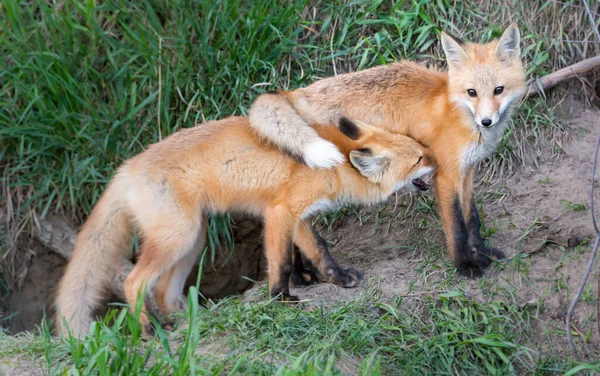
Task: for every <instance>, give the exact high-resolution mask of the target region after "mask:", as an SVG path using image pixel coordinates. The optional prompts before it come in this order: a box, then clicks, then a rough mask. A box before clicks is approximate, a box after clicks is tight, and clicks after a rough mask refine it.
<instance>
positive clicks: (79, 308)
mask: <svg viewBox="0 0 600 376" xmlns="http://www.w3.org/2000/svg"><path fill="white" fill-rule="evenodd" d="M313 129H315V130H316V132H317V134H318V135H319V136H320V137H322V138H323V139H326V140H328V142H331V143H332V144H333V145H335V146H336V148H337V149H339V150H340V151H341V153H342V154H343V155H344V158H346V159H347V162H344V163H342V164H339V165H338V166H336V167H335V168H334V169H331V170H324V169H312V168H310V167H308V166H306V165H305V164H303V163H301V162H298V161H297V160H295V159H293V158H290V156H288V155H286V154H285V153H282V152H281V151H280V150H278V149H277V148H275V147H273V146H272V145H271V144H270V143H268V142H265V141H264V140H261V138H260V137H259V136H258V135H257V134H256V132H255V131H254V130H252V128H251V127H250V125H249V124H248V120H247V119H246V118H241V117H231V118H229V119H225V120H221V121H215V122H209V123H206V124H202V125H200V126H197V127H194V128H189V129H182V130H180V131H178V132H177V133H175V134H173V135H171V136H170V137H168V138H166V139H165V140H163V141H162V142H159V143H157V144H155V145H152V146H150V147H149V148H148V149H147V150H145V151H144V152H142V153H140V154H139V155H137V156H135V157H133V158H131V159H130V160H128V161H127V162H125V163H124V164H123V166H121V167H120V168H119V170H118V172H117V173H116V175H115V177H114V178H113V179H112V181H111V182H110V184H109V185H108V188H107V189H106V191H105V192H104V194H103V195H102V197H101V198H100V201H99V202H98V204H96V206H95V207H94V209H93V211H92V213H91V214H90V217H89V218H88V220H87V222H86V223H85V225H84V226H83V228H82V230H81V232H80V233H79V235H78V236H77V239H76V241H75V251H74V254H73V259H72V260H71V262H70V263H69V265H68V266H67V270H66V272H65V275H64V277H63V278H62V280H61V282H60V285H59V290H58V297H57V325H58V328H59V332H60V334H61V335H63V336H64V335H67V334H68V333H69V330H70V331H71V333H72V334H73V335H74V336H77V337H81V336H84V335H85V334H86V333H87V331H88V330H89V325H90V323H91V321H92V320H93V317H92V312H93V311H94V310H95V309H96V308H97V306H98V305H99V304H100V301H101V299H102V295H103V293H104V291H105V289H106V287H107V285H108V284H109V282H110V280H111V279H112V278H113V276H114V273H115V272H116V271H118V270H119V269H120V265H121V264H122V262H123V260H124V259H125V258H126V257H127V254H128V251H129V246H130V243H131V239H132V236H133V232H134V228H135V230H137V232H138V234H139V235H140V236H141V239H142V247H141V251H140V256H139V259H138V261H137V263H136V265H135V267H134V269H133V270H132V272H131V273H130V275H129V276H128V277H127V279H126V280H125V283H124V285H123V289H124V292H125V296H126V298H127V303H129V305H130V308H131V309H133V308H134V307H136V301H137V299H138V296H139V294H140V293H141V292H142V291H143V290H144V289H145V288H146V289H147V291H148V295H149V296H153V297H154V298H155V303H156V304H157V306H158V308H159V310H160V313H162V314H167V313H170V312H173V311H175V310H177V309H178V308H179V302H180V300H179V299H180V297H181V295H182V293H183V286H184V282H185V280H186V278H187V276H188V274H189V272H190V270H191V268H192V266H193V265H194V262H195V261H196V260H197V259H198V253H199V252H200V250H201V249H203V247H204V241H205V238H206V226H207V214H208V213H211V212H223V211H227V210H242V211H246V212H249V213H253V214H259V215H262V216H264V220H265V249H266V256H267V260H268V266H269V290H270V295H271V296H272V297H275V296H281V297H282V298H283V299H286V300H294V299H297V298H295V297H292V296H290V295H289V286H288V283H289V278H290V273H291V272H292V260H291V252H290V250H291V246H292V243H294V244H295V245H296V246H297V247H298V248H300V250H301V252H302V254H303V255H304V256H305V257H306V258H307V260H308V261H310V263H312V265H314V266H315V267H316V269H317V270H318V271H319V272H320V273H321V275H322V276H323V277H324V278H325V279H327V280H329V281H330V282H333V283H336V284H339V285H342V286H344V287H352V286H355V285H356V284H357V283H358V282H359V280H360V278H361V277H360V274H359V273H358V272H356V271H353V270H342V269H340V267H339V266H338V265H337V264H336V263H335V261H334V260H333V259H332V258H331V256H330V255H329V253H328V252H327V249H326V248H325V247H324V246H323V244H322V242H320V241H319V239H318V237H317V236H316V235H315V234H314V233H313V232H312V228H311V225H310V221H309V220H308V218H309V217H310V216H311V215H313V214H315V213H317V212H320V211H323V210H329V209H331V208H332V207H335V206H337V205H342V204H344V203H350V202H357V203H374V202H379V201H382V200H384V199H386V198H387V197H389V196H390V195H391V194H393V193H394V192H396V191H397V190H399V189H401V188H402V187H404V186H408V187H409V188H413V189H417V190H418V189H420V190H424V189H427V188H428V187H427V185H426V183H424V182H423V181H422V180H421V179H420V177H422V176H423V175H424V174H427V173H429V172H430V171H432V169H433V160H432V158H431V157H430V155H429V153H428V151H427V150H426V149H425V148H424V147H423V146H421V145H420V144H419V143H418V142H416V141H414V140H413V139H411V138H409V137H406V136H401V135H394V134H390V133H388V132H386V131H384V130H382V129H379V128H373V127H369V126H367V125H366V124H360V126H358V125H356V124H354V123H352V122H350V121H349V120H346V119H344V118H342V119H340V122H339V129H338V128H337V127H334V126H325V127H320V126H315V127H314V128H313ZM146 308H147V307H144V308H143V312H144V313H143V314H142V317H141V320H142V323H143V328H144V332H146V333H150V332H151V331H152V327H151V325H150V321H149V318H148V316H147V313H146V312H148V311H147V309H146ZM148 308H149V307H148ZM156 313H157V314H158V312H156ZM65 324H66V325H65Z"/></svg>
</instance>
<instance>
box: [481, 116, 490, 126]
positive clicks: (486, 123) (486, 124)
mask: <svg viewBox="0 0 600 376" xmlns="http://www.w3.org/2000/svg"><path fill="white" fill-rule="evenodd" d="M481 125H483V126H484V127H489V126H490V125H492V121H491V120H490V119H487V118H486V119H483V120H482V121H481Z"/></svg>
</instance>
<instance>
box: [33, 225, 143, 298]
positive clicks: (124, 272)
mask: <svg viewBox="0 0 600 376" xmlns="http://www.w3.org/2000/svg"><path fill="white" fill-rule="evenodd" d="M33 236H34V237H35V238H36V239H37V240H38V241H39V242H40V243H42V244H43V245H44V246H46V247H47V248H49V249H50V250H52V251H53V252H55V253H57V254H59V255H60V256H62V257H64V258H65V259H66V260H67V261H70V260H71V258H72V257H73V249H74V247H75V238H76V236H77V232H76V231H75V230H74V229H73V227H72V226H71V225H69V224H68V223H67V222H66V221H65V220H64V219H63V218H61V217H59V216H49V217H48V218H46V219H38V218H35V226H34V227H33ZM132 269H133V263H131V261H129V260H123V266H122V267H121V269H119V270H117V271H115V274H114V276H113V278H111V280H110V286H109V288H108V290H109V291H110V292H111V293H112V294H114V295H115V296H116V297H117V298H118V299H119V300H120V301H122V302H126V301H127V300H126V299H125V293H124V292H123V282H125V278H127V276H128V275H129V273H130V272H131V270H132Z"/></svg>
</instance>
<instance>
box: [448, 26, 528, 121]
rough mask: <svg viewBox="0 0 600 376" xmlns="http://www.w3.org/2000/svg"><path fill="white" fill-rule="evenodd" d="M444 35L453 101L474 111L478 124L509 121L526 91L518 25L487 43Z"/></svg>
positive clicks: (473, 114) (472, 113)
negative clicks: (466, 40)
mask: <svg viewBox="0 0 600 376" xmlns="http://www.w3.org/2000/svg"><path fill="white" fill-rule="evenodd" d="M441 39H442V48H443V49H444V52H445V54H446V59H447V62H448V80H449V91H450V97H451V99H452V101H453V102H454V103H456V104H457V105H458V106H460V107H462V108H464V109H465V110H466V111H467V112H468V113H469V114H470V115H472V117H473V120H474V122H475V124H476V126H477V127H478V128H479V127H482V128H491V127H494V126H495V125H497V124H503V123H505V122H506V119H508V117H509V116H510V112H511V109H512V107H513V106H514V105H515V104H517V103H518V101H519V100H520V98H521V96H522V95H523V93H524V92H525V71H524V69H523V64H522V62H521V59H520V54H521V48H520V47H519V43H520V39H521V38H520V34H519V29H518V28H517V26H516V25H515V24H512V25H510V26H509V27H508V28H507V29H506V30H505V31H504V33H503V34H502V36H501V37H500V38H499V39H496V40H493V41H491V42H489V43H486V44H475V43H465V42H463V41H461V40H460V39H458V38H455V37H452V36H450V35H448V34H446V33H442V38H441Z"/></svg>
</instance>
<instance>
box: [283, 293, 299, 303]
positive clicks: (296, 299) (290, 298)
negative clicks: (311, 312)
mask: <svg viewBox="0 0 600 376" xmlns="http://www.w3.org/2000/svg"><path fill="white" fill-rule="evenodd" d="M279 301H280V302H283V303H299V302H300V298H299V297H297V296H295V295H290V294H281V295H279Z"/></svg>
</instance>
